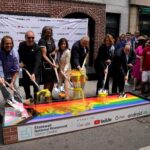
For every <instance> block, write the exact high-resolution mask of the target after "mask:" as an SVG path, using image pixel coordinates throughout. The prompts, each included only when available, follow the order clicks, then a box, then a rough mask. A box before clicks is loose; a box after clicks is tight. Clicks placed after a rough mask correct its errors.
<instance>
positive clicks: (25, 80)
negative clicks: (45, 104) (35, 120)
mask: <svg viewBox="0 0 150 150" xmlns="http://www.w3.org/2000/svg"><path fill="white" fill-rule="evenodd" d="M22 81H23V88H24V91H25V96H26V99H28V98H32V95H31V90H30V85H32V86H33V89H34V98H35V99H36V93H37V92H38V91H39V89H38V87H37V86H36V85H34V84H33V82H32V81H31V80H30V78H29V76H28V75H27V74H26V73H25V72H23V79H22ZM39 81H40V77H36V82H37V83H38V84H39Z"/></svg>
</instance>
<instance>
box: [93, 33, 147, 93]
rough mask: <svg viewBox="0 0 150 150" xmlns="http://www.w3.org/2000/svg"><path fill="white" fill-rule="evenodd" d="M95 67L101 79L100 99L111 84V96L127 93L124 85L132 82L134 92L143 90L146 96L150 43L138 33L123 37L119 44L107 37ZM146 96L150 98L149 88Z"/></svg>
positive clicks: (100, 49)
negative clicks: (101, 92) (110, 83)
mask: <svg viewBox="0 0 150 150" xmlns="http://www.w3.org/2000/svg"><path fill="white" fill-rule="evenodd" d="M94 66H95V71H96V75H97V79H98V82H97V90H96V94H97V95H98V91H99V90H100V89H102V88H103V86H104V88H105V89H106V90H108V91H109V82H110V81H112V91H111V93H116V92H118V90H119V93H123V92H125V83H126V84H128V83H131V82H132V83H133V90H141V94H145V93H146V91H145V88H146V84H147V83H148V86H149V87H150V84H149V82H150V40H149V39H148V38H147V37H145V36H141V35H140V33H139V32H138V31H137V32H135V34H134V35H131V33H129V32H127V33H126V34H121V35H120V37H119V38H118V40H117V41H116V42H115V41H114V39H113V37H112V35H110V34H108V35H106V37H105V38H104V41H103V43H102V44H101V45H100V47H99V51H98V55H97V58H96V60H95V65H94ZM106 68H108V69H106ZM106 74H107V80H106V82H104V79H105V75H106ZM104 83H105V85H104ZM147 92H149V93H148V94H150V88H149V89H148V90H147ZM148 96H150V95H148Z"/></svg>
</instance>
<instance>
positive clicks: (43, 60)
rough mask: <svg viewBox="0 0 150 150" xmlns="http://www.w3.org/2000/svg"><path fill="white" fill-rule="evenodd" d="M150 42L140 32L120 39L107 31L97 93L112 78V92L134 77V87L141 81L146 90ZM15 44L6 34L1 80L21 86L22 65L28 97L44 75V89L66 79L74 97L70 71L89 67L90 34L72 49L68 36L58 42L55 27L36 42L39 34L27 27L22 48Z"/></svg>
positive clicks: (100, 53)
mask: <svg viewBox="0 0 150 150" xmlns="http://www.w3.org/2000/svg"><path fill="white" fill-rule="evenodd" d="M149 45H150V41H149V40H147V39H146V38H145V37H144V36H140V34H139V32H135V35H134V36H131V34H130V33H129V32H128V33H126V34H121V35H120V37H119V38H118V40H117V41H116V42H115V41H114V38H113V37H112V35H110V34H107V35H106V36H105V38H104V40H103V42H102V44H101V45H100V47H99V50H98V55H97V57H96V59H95V62H94V67H95V71H96V75H97V80H98V82H97V89H96V95H98V92H99V90H100V89H102V88H104V89H107V90H109V81H110V80H111V81H112V91H111V92H112V93H116V92H118V90H119V92H120V93H122V92H124V90H125V89H124V88H125V82H126V81H127V80H128V79H130V80H132V79H133V90H136V89H137V84H138V82H140V83H141V85H140V86H141V92H142V93H144V92H145V91H144V88H143V87H145V84H146V83H147V82H148V81H149V80H150V46H149ZM13 46H14V43H13V38H12V37H10V36H8V35H7V36H4V37H3V38H2V40H1V44H0V83H1V84H3V85H4V84H5V81H6V82H8V83H9V84H10V88H12V89H16V90H17V89H18V87H19V80H18V79H19V70H20V68H22V74H23V78H22V85H23V87H24V91H25V98H26V99H31V98H32V95H31V91H30V85H33V87H34V99H36V93H37V92H38V90H39V89H38V87H37V86H36V85H35V84H33V83H34V82H35V81H36V83H38V84H40V81H41V78H42V81H43V84H44V89H48V90H49V91H50V92H51V93H52V90H53V88H54V84H55V83H56V82H57V83H58V84H62V83H64V89H65V95H66V99H70V95H69V86H70V85H69V84H70V82H69V80H70V76H69V72H70V71H71V70H72V69H77V70H79V71H80V70H81V69H84V71H85V70H86V69H85V66H84V63H85V59H86V58H87V55H88V52H89V48H88V46H89V37H88V36H84V37H82V38H81V39H80V40H78V41H76V42H75V43H74V44H73V46H72V49H71V50H70V49H69V45H68V41H67V39H66V38H61V39H60V40H59V42H58V46H56V45H55V41H54V39H53V30H52V28H51V27H49V26H45V27H44V28H43V29H42V34H41V38H40V39H39V42H38V43H36V42H35V34H34V33H33V32H32V31H27V32H26V33H25V40H24V41H23V42H21V43H20V44H19V48H18V51H17V50H14V49H13ZM56 47H58V48H56ZM27 71H28V72H29V74H28V73H27ZM106 75H107V77H106ZM105 77H106V78H105ZM2 78H3V79H2ZM104 80H106V82H104ZM32 81H34V82H32Z"/></svg>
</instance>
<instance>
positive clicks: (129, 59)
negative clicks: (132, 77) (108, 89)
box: [112, 44, 135, 93]
mask: <svg viewBox="0 0 150 150" xmlns="http://www.w3.org/2000/svg"><path fill="white" fill-rule="evenodd" d="M134 60H135V53H134V51H132V50H131V46H130V45H129V44H127V45H125V47H124V48H121V49H120V50H118V51H117V52H116V53H115V55H114V58H113V61H112V79H113V85H112V93H116V92H117V88H119V92H120V93H122V92H124V86H125V81H127V79H128V77H127V72H128V69H131V68H132V66H133V64H134Z"/></svg>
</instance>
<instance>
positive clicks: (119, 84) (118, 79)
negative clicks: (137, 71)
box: [112, 75, 125, 93]
mask: <svg viewBox="0 0 150 150" xmlns="http://www.w3.org/2000/svg"><path fill="white" fill-rule="evenodd" d="M112 79H113V84H112V93H117V89H118V88H119V93H121V92H123V91H124V85H125V81H124V76H122V75H120V76H119V75H113V77H112Z"/></svg>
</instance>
